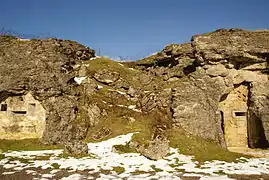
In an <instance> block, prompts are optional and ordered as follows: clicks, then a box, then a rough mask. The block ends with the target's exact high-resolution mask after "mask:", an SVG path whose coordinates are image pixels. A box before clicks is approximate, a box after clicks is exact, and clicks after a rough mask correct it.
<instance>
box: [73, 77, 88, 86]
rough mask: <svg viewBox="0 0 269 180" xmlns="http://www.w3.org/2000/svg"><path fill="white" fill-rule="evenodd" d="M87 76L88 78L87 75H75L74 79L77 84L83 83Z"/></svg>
mask: <svg viewBox="0 0 269 180" xmlns="http://www.w3.org/2000/svg"><path fill="white" fill-rule="evenodd" d="M86 78H87V76H86V77H75V78H74V81H75V82H76V83H77V84H81V83H82V82H83V81H84V80H85V79H86Z"/></svg>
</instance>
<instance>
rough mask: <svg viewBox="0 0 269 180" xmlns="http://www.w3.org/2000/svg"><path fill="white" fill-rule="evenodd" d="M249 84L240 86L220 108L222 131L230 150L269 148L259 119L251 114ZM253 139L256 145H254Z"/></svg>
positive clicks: (223, 100) (224, 100)
mask: <svg viewBox="0 0 269 180" xmlns="http://www.w3.org/2000/svg"><path fill="white" fill-rule="evenodd" d="M248 106H249V84H246V83H244V84H240V85H238V86H236V87H235V88H234V90H233V91H231V92H230V93H229V94H228V95H226V96H225V98H222V100H221V102H220V104H219V108H220V115H221V129H222V131H223V134H224V139H225V141H226V144H227V147H228V148H268V147H269V146H268V142H267V143H265V141H264V139H265V137H264V135H262V134H264V129H263V127H262V124H261V122H260V121H259V119H255V118H253V115H250V114H249V109H248ZM253 139H254V140H255V142H256V143H253Z"/></svg>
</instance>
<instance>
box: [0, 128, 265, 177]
mask: <svg viewBox="0 0 269 180" xmlns="http://www.w3.org/2000/svg"><path fill="white" fill-rule="evenodd" d="M133 134H134V133H130V134H126V135H120V136H117V137H115V138H111V139H109V140H106V141H102V142H98V143H88V148H89V153H91V154H92V155H93V156H94V157H93V156H91V157H90V156H89V157H83V158H79V159H76V158H72V157H69V158H61V157H60V154H61V153H62V150H50V151H20V152H18V151H12V152H8V153H4V155H5V156H6V158H4V159H3V160H1V161H0V166H3V168H4V169H6V172H11V171H12V170H23V169H30V168H42V169H48V168H52V167H53V166H52V164H54V163H56V164H58V165H59V166H60V169H59V171H61V169H69V170H71V171H76V170H81V171H84V170H85V171H89V170H91V173H100V178H99V179H123V178H125V179H152V178H154V179H180V176H183V175H184V177H186V176H198V177H201V179H229V178H228V176H227V175H220V173H223V172H224V173H226V174H255V175H260V174H269V159H266V158H255V159H254V158H253V159H242V161H241V162H237V163H227V162H223V161H210V162H205V164H204V165H201V166H200V167H199V166H197V165H198V162H196V161H194V160H193V157H192V156H186V155H183V154H180V153H179V152H178V150H177V149H174V148H170V153H169V155H168V156H167V157H166V158H164V159H161V160H158V161H152V160H149V159H147V158H145V157H144V156H141V155H140V154H138V153H126V154H119V153H117V152H113V146H114V145H119V144H123V145H124V144H126V143H128V142H129V141H130V140H131V138H132V136H133ZM47 155H51V157H50V158H49V160H34V159H33V157H40V156H47ZM10 157H19V158H28V159H32V160H30V161H29V162H30V163H21V162H20V161H19V160H10V159H9V158H10ZM115 167H121V168H124V172H123V173H121V174H117V173H116V172H115V171H114V170H113V168H115ZM156 169H160V170H159V171H156ZM31 170H32V169H31ZM57 170H58V169H57ZM102 170H108V171H110V172H111V174H104V173H102ZM138 171H139V172H144V173H140V174H134V173H135V172H138ZM36 173H39V172H36ZM76 173H77V172H76ZM82 177H83V175H80V174H73V175H70V174H69V175H68V177H65V178H63V179H65V180H69V179H72V178H73V179H81V178H82Z"/></svg>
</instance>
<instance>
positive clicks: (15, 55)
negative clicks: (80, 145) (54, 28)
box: [0, 36, 94, 144]
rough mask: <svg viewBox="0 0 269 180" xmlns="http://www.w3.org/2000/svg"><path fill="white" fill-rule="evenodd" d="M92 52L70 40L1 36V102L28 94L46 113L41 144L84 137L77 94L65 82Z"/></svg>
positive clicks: (73, 86)
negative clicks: (27, 39)
mask: <svg viewBox="0 0 269 180" xmlns="http://www.w3.org/2000/svg"><path fill="white" fill-rule="evenodd" d="M91 57H94V50H91V49H89V48H88V47H86V46H83V45H80V44H78V43H76V42H73V41H65V40H57V39H46V40H30V41H21V40H20V39H18V38H15V37H10V36H0V64H1V65H0V101H3V100H5V99H6V98H8V97H11V96H18V95H23V94H27V93H28V92H31V94H32V95H33V97H34V98H35V99H36V100H38V101H39V102H40V103H41V104H42V106H43V107H44V109H45V111H46V127H45V131H44V134H43V137H42V141H43V142H44V143H49V144H55V143H62V142H65V141H68V140H70V139H73V138H78V139H81V138H83V137H85V134H84V133H85V132H86V130H87V127H84V128H83V129H84V130H83V131H81V130H80V129H79V128H81V125H80V124H72V122H74V120H75V118H76V114H75V109H76V107H77V106H78V102H77V100H78V98H79V95H78V94H77V92H76V88H75V85H72V84H69V83H68V82H69V81H70V80H71V79H72V78H74V77H75V76H76V74H77V72H76V71H75V70H74V67H75V66H79V64H80V62H79V61H80V60H85V59H88V58H91Z"/></svg>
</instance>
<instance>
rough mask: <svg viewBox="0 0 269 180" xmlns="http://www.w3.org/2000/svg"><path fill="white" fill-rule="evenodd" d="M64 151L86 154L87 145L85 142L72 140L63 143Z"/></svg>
mask: <svg viewBox="0 0 269 180" xmlns="http://www.w3.org/2000/svg"><path fill="white" fill-rule="evenodd" d="M64 149H65V151H66V152H67V153H69V154H74V155H86V154H88V145H87V143H85V142H82V141H78V140H74V141H69V142H66V143H65V148H64Z"/></svg>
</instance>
